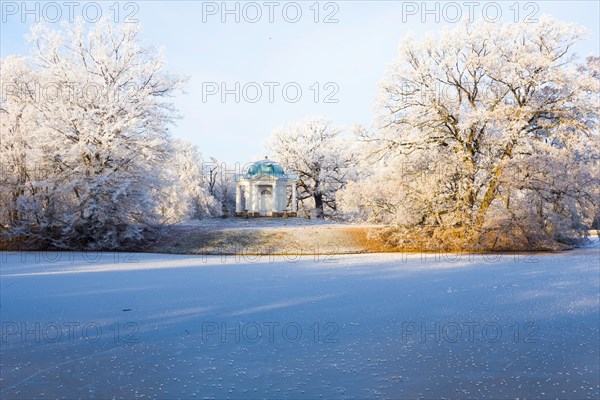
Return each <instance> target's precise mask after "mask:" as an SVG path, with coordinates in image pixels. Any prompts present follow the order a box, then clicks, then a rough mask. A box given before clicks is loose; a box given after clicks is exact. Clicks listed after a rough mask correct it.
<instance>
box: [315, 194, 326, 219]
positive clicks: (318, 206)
mask: <svg viewBox="0 0 600 400" xmlns="http://www.w3.org/2000/svg"><path fill="white" fill-rule="evenodd" d="M313 197H314V199H315V211H316V213H317V218H323V217H324V212H323V195H322V194H321V193H315V194H314V196H313Z"/></svg>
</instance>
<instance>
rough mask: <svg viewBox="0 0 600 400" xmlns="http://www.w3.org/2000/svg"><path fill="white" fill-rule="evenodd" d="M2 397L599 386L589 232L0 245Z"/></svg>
mask: <svg viewBox="0 0 600 400" xmlns="http://www.w3.org/2000/svg"><path fill="white" fill-rule="evenodd" d="M0 257H2V264H1V268H0V278H1V280H0V315H1V321H0V322H1V327H2V337H1V349H0V397H1V398H2V399H13V398H14V399H23V398H28V399H29V398H132V397H143V398H198V399H201V398H219V399H224V398H232V399H234V398H295V399H297V398H306V399H314V398H327V399H330V398H361V399H362V398H379V397H385V398H389V397H394V398H407V397H411V398H414V397H426V398H443V397H448V398H457V397H461V398H466V397H470V398H473V397H477V398H495V399H499V398H515V397H519V398H523V397H535V398H539V397H546V398H556V397H558V398H598V396H600V382H599V376H600V371H599V359H600V351H599V325H600V319H599V318H600V316H599V315H600V314H599V313H600V308H599V298H598V292H599V273H600V253H599V248H598V242H597V241H596V242H595V243H594V244H593V245H592V246H590V247H588V248H584V249H578V250H574V251H571V252H565V253H560V254H532V255H523V254H520V255H508V254H505V255H490V256H482V255H477V256H473V255H451V256H444V255H443V256H440V255H437V256H436V255H433V254H428V255H426V256H425V255H418V254H414V255H402V254H364V255H344V256H327V257H324V256H307V257H302V258H299V257H296V256H294V257H288V258H284V257H267V256H263V257H259V256H256V257H252V258H250V257H238V258H236V257H233V256H228V257H220V256H210V257H201V256H173V255H158V254H123V253H121V254H115V253H89V254H84V253H66V252H65V253H24V254H13V253H0Z"/></svg>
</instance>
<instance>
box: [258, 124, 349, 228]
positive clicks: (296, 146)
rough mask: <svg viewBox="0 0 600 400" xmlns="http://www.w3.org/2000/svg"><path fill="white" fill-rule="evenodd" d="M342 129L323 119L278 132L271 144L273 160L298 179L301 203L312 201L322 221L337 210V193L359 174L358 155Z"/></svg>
mask: <svg viewBox="0 0 600 400" xmlns="http://www.w3.org/2000/svg"><path fill="white" fill-rule="evenodd" d="M353 143H354V142H353V141H352V140H351V139H350V138H348V137H343V136H342V133H341V129H340V128H338V127H336V126H334V125H332V123H331V121H329V120H327V119H325V118H322V117H309V118H306V119H305V120H303V121H300V122H297V123H293V124H290V125H287V126H284V127H281V128H278V129H276V130H275V131H274V132H273V134H272V136H271V137H270V139H269V141H268V143H267V149H268V151H270V152H271V153H272V154H273V158H275V159H277V160H278V161H279V162H281V163H283V164H284V165H285V166H286V167H287V168H288V170H289V172H290V173H293V174H297V175H298V200H299V201H301V202H302V203H303V204H304V208H305V209H309V208H310V207H309V205H308V204H306V203H307V200H311V201H312V202H313V204H311V206H314V211H315V214H316V216H317V217H318V218H323V217H324V216H326V215H332V214H333V213H335V212H336V210H337V205H336V193H337V191H338V190H340V189H342V188H343V187H344V186H345V185H346V183H347V182H348V180H349V179H351V178H353V176H354V174H355V172H356V171H355V170H354V167H355V165H354V164H355V161H356V159H357V152H356V149H355V147H354V145H353Z"/></svg>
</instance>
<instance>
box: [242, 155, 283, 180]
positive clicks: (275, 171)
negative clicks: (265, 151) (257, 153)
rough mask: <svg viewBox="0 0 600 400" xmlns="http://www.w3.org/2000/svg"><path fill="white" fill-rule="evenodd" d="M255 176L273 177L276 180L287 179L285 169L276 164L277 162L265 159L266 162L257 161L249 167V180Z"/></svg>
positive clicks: (247, 174) (247, 175) (247, 173)
mask: <svg viewBox="0 0 600 400" xmlns="http://www.w3.org/2000/svg"><path fill="white" fill-rule="evenodd" d="M255 176H257V177H258V176H272V177H275V178H287V177H288V175H286V173H285V171H284V170H283V167H282V166H281V165H279V164H278V163H276V162H275V161H271V160H269V159H267V158H266V157H265V159H264V160H260V161H257V162H255V163H253V164H252V165H250V167H248V172H246V177H247V178H252V177H255Z"/></svg>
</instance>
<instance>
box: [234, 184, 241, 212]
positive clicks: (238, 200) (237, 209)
mask: <svg viewBox="0 0 600 400" xmlns="http://www.w3.org/2000/svg"><path fill="white" fill-rule="evenodd" d="M242 211H243V210H242V188H241V187H240V184H239V183H238V184H237V185H235V212H238V213H240V212H242Z"/></svg>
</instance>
